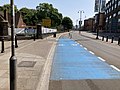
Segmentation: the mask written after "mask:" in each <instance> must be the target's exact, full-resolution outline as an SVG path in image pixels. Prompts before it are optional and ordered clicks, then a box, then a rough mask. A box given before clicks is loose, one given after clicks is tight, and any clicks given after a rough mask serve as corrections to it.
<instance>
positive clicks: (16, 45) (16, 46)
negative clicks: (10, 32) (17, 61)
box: [15, 35, 18, 48]
mask: <svg viewBox="0 0 120 90" xmlns="http://www.w3.org/2000/svg"><path fill="white" fill-rule="evenodd" d="M15 48H18V44H17V35H15Z"/></svg>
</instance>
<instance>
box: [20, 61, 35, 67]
mask: <svg viewBox="0 0 120 90" xmlns="http://www.w3.org/2000/svg"><path fill="white" fill-rule="evenodd" d="M35 64H36V61H21V62H20V63H19V64H18V67H34V65H35Z"/></svg>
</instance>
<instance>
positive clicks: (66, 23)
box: [62, 17, 73, 30]
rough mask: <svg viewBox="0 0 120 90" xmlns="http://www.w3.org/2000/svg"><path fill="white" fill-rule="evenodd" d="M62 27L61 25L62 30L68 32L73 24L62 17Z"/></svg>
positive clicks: (67, 18) (68, 19)
mask: <svg viewBox="0 0 120 90" xmlns="http://www.w3.org/2000/svg"><path fill="white" fill-rule="evenodd" d="M62 25H63V27H64V29H66V30H69V29H72V27H73V22H72V20H71V19H70V18H69V17H64V18H63V20H62Z"/></svg>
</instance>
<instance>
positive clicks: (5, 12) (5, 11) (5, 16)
mask: <svg viewBox="0 0 120 90" xmlns="http://www.w3.org/2000/svg"><path fill="white" fill-rule="evenodd" d="M4 19H5V20H7V10H6V9H5V10H4Z"/></svg>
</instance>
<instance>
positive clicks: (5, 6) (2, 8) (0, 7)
mask: <svg viewBox="0 0 120 90" xmlns="http://www.w3.org/2000/svg"><path fill="white" fill-rule="evenodd" d="M10 7H11V6H10V4H5V5H3V6H0V11H4V10H7V11H8V12H9V13H10ZM14 9H15V12H17V11H18V9H17V6H16V5H15V8H14Z"/></svg>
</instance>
